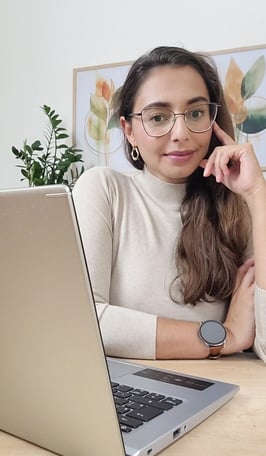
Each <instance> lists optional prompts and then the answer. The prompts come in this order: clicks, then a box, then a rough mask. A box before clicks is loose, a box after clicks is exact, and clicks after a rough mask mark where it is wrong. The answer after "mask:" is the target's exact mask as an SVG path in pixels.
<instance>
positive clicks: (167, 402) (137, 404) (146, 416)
mask: <svg viewBox="0 0 266 456" xmlns="http://www.w3.org/2000/svg"><path fill="white" fill-rule="evenodd" d="M112 390H113V396H114V401H115V406H116V411H117V415H118V420H119V424H120V428H121V431H123V432H131V431H132V429H136V428H138V427H139V426H141V425H143V424H144V423H145V422H148V421H150V420H152V419H153V418H155V417H156V416H159V415H161V414H162V413H165V412H167V411H168V410H171V409H172V408H173V407H176V406H177V405H180V404H181V403H182V400H181V399H176V398H174V397H167V396H163V395H162V394H158V393H153V392H150V391H146V390H142V389H138V388H133V387H131V386H127V385H120V384H119V383H115V382H112Z"/></svg>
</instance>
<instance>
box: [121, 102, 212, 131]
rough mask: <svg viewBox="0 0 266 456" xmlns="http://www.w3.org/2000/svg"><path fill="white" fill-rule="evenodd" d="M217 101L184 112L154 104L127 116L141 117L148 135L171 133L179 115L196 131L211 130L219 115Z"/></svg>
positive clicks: (191, 129) (189, 127) (190, 128)
mask: <svg viewBox="0 0 266 456" xmlns="http://www.w3.org/2000/svg"><path fill="white" fill-rule="evenodd" d="M219 106H220V105H218V104H217V103H201V104H198V105H197V106H193V108H189V109H186V111H184V112H177V113H174V112H173V111H171V110H170V109H166V108H161V107H157V106H154V107H153V108H144V109H143V110H142V111H141V112H132V113H131V114H128V115H127V117H140V118H141V121H142V125H143V128H144V130H145V131H146V133H147V135H148V136H154V137H158V136H164V135H166V134H167V133H169V132H170V131H171V130H172V128H173V126H174V124H175V121H176V118H177V117H180V116H183V117H184V120H185V122H186V126H187V128H188V129H189V130H190V131H192V132H194V133H204V132H205V131H208V130H210V128H211V127H212V125H213V124H214V121H215V119H216V116H217V112H218V108H219Z"/></svg>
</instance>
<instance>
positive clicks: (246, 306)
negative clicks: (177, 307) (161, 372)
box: [156, 259, 255, 359]
mask: <svg viewBox="0 0 266 456" xmlns="http://www.w3.org/2000/svg"><path fill="white" fill-rule="evenodd" d="M253 294H254V262H253V260H252V259H251V260H247V261H246V262H245V263H244V264H243V265H242V266H241V267H240V268H239V270H238V273H237V280H236V286H235V290H234V293H233V297H232V301H231V304H230V307H229V310H228V313H227V316H226V319H225V321H224V326H225V328H226V332H227V337H226V343H225V347H224V348H223V350H222V352H221V353H222V355H229V354H232V353H236V352H239V351H242V350H245V349H248V348H250V347H251V345H252V344H253V341H254V326H255V325H254V299H253ZM198 330H199V323H194V322H187V321H176V320H167V319H165V318H158V323H157V343H156V354H157V358H161V359H164V358H166V359H167V358H173V359H189V358H190V359H191V358H206V357H207V356H208V349H207V348H206V347H205V346H204V344H203V343H202V342H201V341H200V339H199V337H198Z"/></svg>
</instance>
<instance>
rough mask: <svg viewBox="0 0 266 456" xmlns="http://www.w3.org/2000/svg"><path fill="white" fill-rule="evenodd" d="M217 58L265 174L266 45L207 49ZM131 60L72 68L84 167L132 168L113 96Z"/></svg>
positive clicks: (241, 127) (242, 130)
mask: <svg viewBox="0 0 266 456" xmlns="http://www.w3.org/2000/svg"><path fill="white" fill-rule="evenodd" d="M209 54H210V55H211V56H212V57H213V58H214V60H215V62H216V64H217V68H218V72H219V75H220V78H221V81H222V84H223V88H224V93H225V98H226V101H227V104H228V107H229V110H230V112H231V115H232V119H233V122H234V127H235V137H236V141H237V142H238V143H244V142H251V143H252V144H253V147H254V149H255V151H256V154H257V157H258V160H259V163H260V165H261V168H262V170H263V171H264V172H266V69H265V67H266V65H265V54H266V45H261V46H253V47H245V48H235V49H227V50H222V51H218V52H209ZM131 64H132V62H130V61H128V62H120V63H114V64H111V65H98V66H90V67H83V68H76V69H74V78H73V83H74V87H73V98H74V100H73V143H74V144H76V145H77V147H80V148H81V149H82V150H83V158H84V166H85V168H89V167H91V166H96V165H100V166H110V167H111V168H114V169H118V170H121V171H128V170H129V171H130V170H131V169H132V166H131V165H130V163H129V162H128V161H127V159H126V158H125V154H124V147H123V135H122V132H121V130H120V128H119V127H118V124H117V121H116V120H115V119H114V116H113V107H114V103H113V102H114V99H115V95H116V93H117V90H119V88H120V87H121V86H122V84H123V82H124V80H125V78H126V75H127V73H128V71H129V68H130V66H131Z"/></svg>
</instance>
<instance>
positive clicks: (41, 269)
mask: <svg viewBox="0 0 266 456" xmlns="http://www.w3.org/2000/svg"><path fill="white" fill-rule="evenodd" d="M92 197H93V195H92ZM0 226H1V236H0V309H1V312H0V313H1V315H0V359H1V375H0V429H1V430H3V431H5V432H7V433H10V434H12V435H14V436H18V437H19V438H21V439H24V440H26V441H28V442H32V443H34V444H35V445H38V446H40V447H42V448H45V449H48V450H49V451H51V452H54V453H56V454H59V455H63V456H106V455H112V456H113V455H114V456H125V455H127V456H154V455H155V454H157V453H159V452H160V451H161V450H163V449H164V448H165V447H167V446H168V445H170V444H171V443H172V442H174V441H176V440H177V439H179V438H180V437H181V436H183V435H184V434H186V433H187V432H188V431H190V430H191V429H192V428H194V427H195V426H196V425H198V424H199V423H201V422H202V421H203V420H205V419H206V418H207V417H209V416H210V415H211V414H212V413H214V412H215V411H216V410H218V409H219V408H220V407H221V406H222V405H223V404H225V403H226V402H227V401H228V400H230V399H231V398H232V397H233V396H234V394H235V393H236V392H237V391H238V390H239V387H238V386H237V385H233V384H229V383H224V382H220V381H217V380H212V379H206V378H199V377H196V376H195V377H194V376H190V375H184V374H181V373H180V374H178V373H176V372H170V371H166V370H161V369H155V368H153V367H150V365H149V366H148V367H147V366H145V365H141V364H139V363H138V362H136V361H135V362H134V363H131V362H129V361H127V360H123V359H114V358H108V357H106V356H105V353H104V348H103V343H102V338H101V333H100V328H99V324H98V320H97V315H96V310H95V303H94V299H93V294H92V287H91V283H90V278H89V271H88V270H89V266H90V265H87V264H86V260H85V257H84V252H83V248H82V241H81V238H80V233H79V227H78V223H77V219H76V215H75V208H74V204H73V201H72V196H71V191H70V190H69V188H68V187H66V186H64V185H51V186H43V187H31V188H20V189H14V190H2V191H0ZM210 362H212V361H210Z"/></svg>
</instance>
